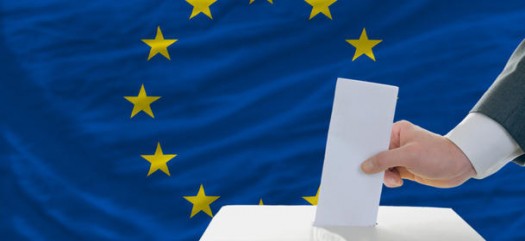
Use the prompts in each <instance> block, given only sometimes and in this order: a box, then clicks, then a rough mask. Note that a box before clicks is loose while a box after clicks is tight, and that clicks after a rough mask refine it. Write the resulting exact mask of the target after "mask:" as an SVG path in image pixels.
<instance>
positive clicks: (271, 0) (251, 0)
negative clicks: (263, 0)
mask: <svg viewBox="0 0 525 241" xmlns="http://www.w3.org/2000/svg"><path fill="white" fill-rule="evenodd" d="M267 1H268V2H269V3H271V4H273V0H267ZM254 2H255V0H250V4H252V3H254Z"/></svg>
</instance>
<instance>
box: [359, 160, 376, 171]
mask: <svg viewBox="0 0 525 241" xmlns="http://www.w3.org/2000/svg"><path fill="white" fill-rule="evenodd" d="M361 168H362V169H363V171H365V172H370V171H372V169H374V164H372V162H370V161H366V162H363V164H362V165H361Z"/></svg>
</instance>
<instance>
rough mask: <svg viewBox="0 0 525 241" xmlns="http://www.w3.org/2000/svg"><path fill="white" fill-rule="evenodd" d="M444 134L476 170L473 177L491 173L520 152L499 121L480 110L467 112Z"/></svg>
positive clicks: (521, 151) (482, 176) (483, 176)
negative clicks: (457, 123)
mask: <svg viewBox="0 0 525 241" xmlns="http://www.w3.org/2000/svg"><path fill="white" fill-rule="evenodd" d="M445 137H447V138H448V139H449V140H451V141H452V142H454V144H456V145H457V146H458V147H459V149H461V150H462V151H463V153H465V155H466V156H467V158H468V159H469V160H470V162H471V163H472V166H474V169H475V170H476V173H477V175H476V176H475V177H474V178H476V179H482V178H485V177H488V176H490V175H492V174H493V173H495V172H496V171H498V170H499V169H501V168H502V167H503V166H505V165H506V164H507V163H509V162H510V161H512V160H513V159H514V158H516V157H518V156H520V155H522V154H523V150H521V148H520V147H519V146H518V144H517V143H516V141H514V139H513V138H512V137H511V136H510V135H509V133H508V132H507V131H506V130H505V129H504V128H503V127H502V126H501V125H500V124H498V123H497V122H496V121H494V120H492V119H491V118H489V117H487V116H485V115H483V114H481V113H470V114H468V115H467V117H465V119H463V121H462V122H461V123H459V125H457V126H456V127H455V128H454V129H452V130H451V131H450V132H449V133H448V134H447V135H446V136H445Z"/></svg>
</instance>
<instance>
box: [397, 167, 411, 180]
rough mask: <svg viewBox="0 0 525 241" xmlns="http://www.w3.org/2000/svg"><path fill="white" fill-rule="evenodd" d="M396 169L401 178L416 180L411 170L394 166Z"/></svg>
mask: <svg viewBox="0 0 525 241" xmlns="http://www.w3.org/2000/svg"><path fill="white" fill-rule="evenodd" d="M396 170H397V172H398V173H399V176H400V177H401V178H403V179H407V180H410V181H416V176H415V175H414V174H413V173H412V172H410V171H409V170H407V169H406V168H404V167H398V168H396Z"/></svg>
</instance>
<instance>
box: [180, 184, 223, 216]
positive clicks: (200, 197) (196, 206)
mask: <svg viewBox="0 0 525 241" xmlns="http://www.w3.org/2000/svg"><path fill="white" fill-rule="evenodd" d="M219 198H220V196H206V193H205V192H204V187H203V186H202V184H201V187H200V188H199V192H198V193H197V195H195V196H184V199H186V200H187V201H188V202H190V203H191V204H193V207H192V208H191V216H190V218H193V216H195V215H196V214H197V213H199V212H201V211H203V212H204V213H206V214H208V216H210V217H213V213H212V212H211V208H210V204H212V203H213V202H215V201H216V200H217V199H219Z"/></svg>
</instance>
